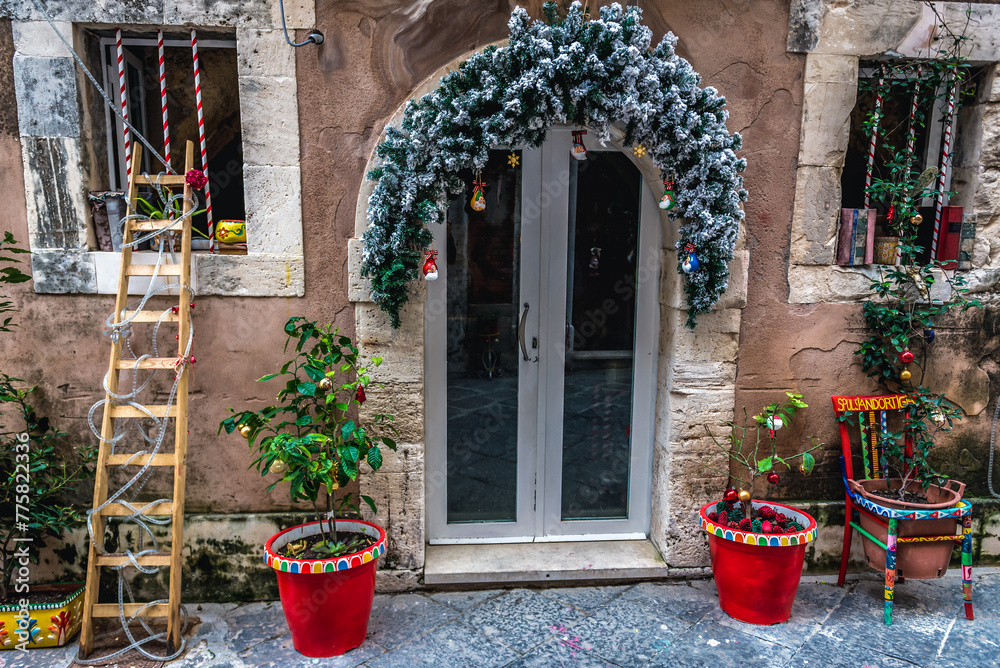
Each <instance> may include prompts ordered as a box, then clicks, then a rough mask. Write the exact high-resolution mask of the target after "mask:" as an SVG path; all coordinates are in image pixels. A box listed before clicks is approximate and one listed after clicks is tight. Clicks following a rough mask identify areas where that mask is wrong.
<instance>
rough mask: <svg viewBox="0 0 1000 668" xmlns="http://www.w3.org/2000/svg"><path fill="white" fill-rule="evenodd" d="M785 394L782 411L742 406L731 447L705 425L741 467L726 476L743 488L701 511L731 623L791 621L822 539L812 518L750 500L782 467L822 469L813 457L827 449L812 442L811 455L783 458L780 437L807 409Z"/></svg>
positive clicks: (722, 602) (730, 425) (731, 490)
mask: <svg viewBox="0 0 1000 668" xmlns="http://www.w3.org/2000/svg"><path fill="white" fill-rule="evenodd" d="M786 395H787V397H788V399H787V401H786V402H785V403H784V404H783V405H782V404H778V403H772V404H770V405H768V406H767V407H765V408H764V410H763V411H761V412H760V413H758V414H757V415H754V416H752V417H751V416H749V414H748V413H747V410H746V408H744V409H743V422H742V424H739V423H737V422H724V423H723V424H724V425H725V426H726V427H727V428H728V429H729V435H728V436H727V437H726V442H727V443H728V445H723V444H722V443H720V442H719V441H718V439H717V438H716V437H715V435H714V434H713V433H712V431H711V429H709V427H708V425H705V431H706V432H708V435H709V437H710V438H711V439H712V442H713V443H715V445H717V446H718V447H719V448H720V449H721V450H722V451H723V452H724V453H725V454H726V455H727V457H728V458H729V460H730V462H731V463H732V464H735V467H731V468H732V469H734V470H735V473H733V472H732V471H721V472H722V473H726V474H727V475H728V476H729V477H730V480H732V479H733V478H735V479H736V481H737V483H738V485H739V489H737V488H736V487H733V486H729V487H728V488H727V489H726V490H725V493H724V494H723V497H722V499H721V500H719V501H713V502H712V503H708V504H706V505H704V506H702V508H701V513H700V517H701V526H702V528H703V529H704V530H705V531H706V533H708V547H709V552H710V554H711V560H712V574H713V576H714V577H715V585H716V588H717V589H718V591H719V606H720V607H721V608H722V610H723V611H724V612H726V613H727V614H728V615H729V616H730V617H733V618H735V619H738V620H740V621H743V622H749V623H751V624H777V623H778V622H783V621H785V620H787V619H788V618H789V616H791V614H792V603H793V601H794V600H795V593H796V591H798V588H799V579H800V578H801V576H802V564H803V562H804V560H805V549H806V543H808V542H810V541H812V540H814V539H815V538H816V520H815V519H813V518H812V517H811V516H810V515H809V514H808V513H805V512H803V511H801V510H799V509H797V508H793V507H791V506H786V505H784V504H780V503H767V502H765V501H759V500H753V499H752V490H753V489H754V482H755V480H757V479H758V478H759V477H760V476H766V477H767V480H768V482H769V483H771V484H774V485H777V484H779V483H780V481H781V476H780V475H779V468H780V467H785V469H788V470H790V469H791V467H792V466H793V465H797V467H798V469H799V471H800V472H801V473H802V474H804V475H808V474H809V473H811V472H812V470H813V467H814V466H815V464H816V459H815V457H814V456H813V455H812V454H811V453H812V452H813V451H814V450H817V449H819V448H822V447H823V444H822V443H818V442H817V441H816V439H815V438H813V437H809V440H810V442H811V446H810V447H808V448H807V449H806V450H804V451H802V452H800V453H798V454H794V455H790V456H784V457H782V456H780V455H778V452H777V448H776V445H775V436H776V432H778V430H780V429H781V428H782V427H784V426H787V425H789V424H791V422H792V420H793V418H794V417H795V413H796V411H797V410H799V409H802V408H806V407H807V406H806V404H805V402H803V401H802V395H801V394H793V393H792V392H786ZM762 447H764V448H765V450H764V452H761V448H762ZM709 468H712V467H711V466H709ZM714 470H717V469H714Z"/></svg>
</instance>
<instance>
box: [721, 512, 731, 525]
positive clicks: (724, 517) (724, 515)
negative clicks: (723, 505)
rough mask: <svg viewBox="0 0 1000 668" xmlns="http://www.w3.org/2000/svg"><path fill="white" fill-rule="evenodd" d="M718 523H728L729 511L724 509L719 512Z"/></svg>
mask: <svg viewBox="0 0 1000 668" xmlns="http://www.w3.org/2000/svg"><path fill="white" fill-rule="evenodd" d="M719 524H729V513H727V512H726V511H725V510H723V511H722V512H721V513H719Z"/></svg>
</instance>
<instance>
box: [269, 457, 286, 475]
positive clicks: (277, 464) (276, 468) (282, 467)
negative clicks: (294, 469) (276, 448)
mask: <svg viewBox="0 0 1000 668" xmlns="http://www.w3.org/2000/svg"><path fill="white" fill-rule="evenodd" d="M287 470H288V464H286V463H285V462H283V461H281V460H280V459H275V460H274V461H273V462H271V468H269V469H268V470H267V472H268V473H275V474H277V475H281V474H283V473H284V472H285V471H287Z"/></svg>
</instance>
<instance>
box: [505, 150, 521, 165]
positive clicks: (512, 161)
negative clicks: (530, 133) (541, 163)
mask: <svg viewBox="0 0 1000 668" xmlns="http://www.w3.org/2000/svg"><path fill="white" fill-rule="evenodd" d="M520 163H521V158H519V157H517V153H511V154H510V155H508V156H507V164H508V165H510V166H511V167H517V166H518V165H519V164H520Z"/></svg>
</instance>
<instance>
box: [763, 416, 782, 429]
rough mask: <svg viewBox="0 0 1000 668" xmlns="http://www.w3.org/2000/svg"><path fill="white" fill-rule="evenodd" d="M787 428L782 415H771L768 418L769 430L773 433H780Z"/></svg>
mask: <svg viewBox="0 0 1000 668" xmlns="http://www.w3.org/2000/svg"><path fill="white" fill-rule="evenodd" d="M784 426H785V421H784V420H782V419H781V416H780V415H771V416H769V417H768V418H767V428H768V429H770V430H771V431H778V430H779V429H781V428H782V427H784Z"/></svg>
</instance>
